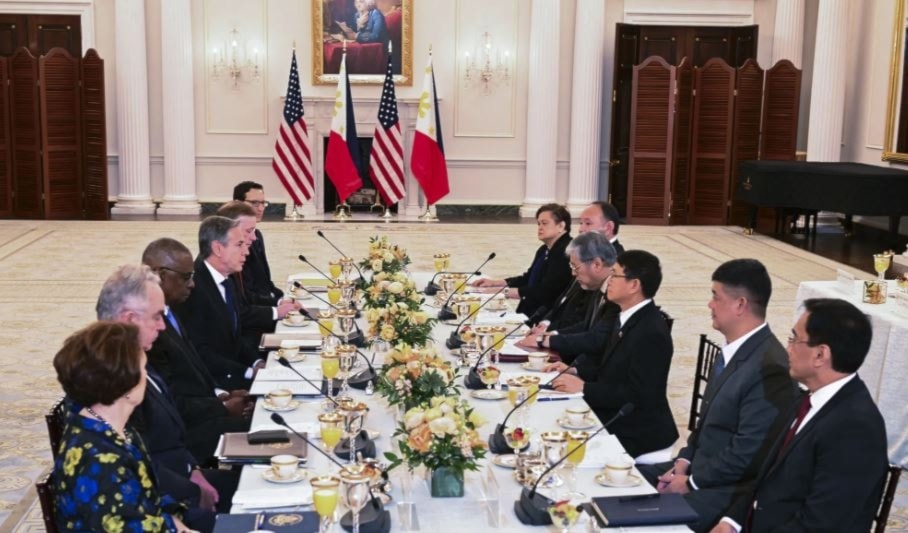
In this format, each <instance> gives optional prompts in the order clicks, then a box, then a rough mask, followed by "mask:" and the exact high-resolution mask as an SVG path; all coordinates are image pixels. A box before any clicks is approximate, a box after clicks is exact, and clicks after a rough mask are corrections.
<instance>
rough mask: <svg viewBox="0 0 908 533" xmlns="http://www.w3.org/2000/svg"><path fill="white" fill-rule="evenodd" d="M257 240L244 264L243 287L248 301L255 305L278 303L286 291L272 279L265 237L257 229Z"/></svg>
mask: <svg viewBox="0 0 908 533" xmlns="http://www.w3.org/2000/svg"><path fill="white" fill-rule="evenodd" d="M255 236H256V241H255V242H253V243H252V246H251V247H250V248H249V255H248V256H247V257H246V263H245V264H244V265H243V288H244V289H245V293H246V297H247V299H248V301H249V302H250V303H252V304H254V305H267V306H274V305H277V301H278V300H280V299H281V298H282V297H283V296H284V293H283V291H281V290H280V289H279V288H277V286H276V285H275V284H274V282H273V281H271V267H269V266H268V256H267V255H266V254H265V239H264V237H262V232H261V231H259V230H255Z"/></svg>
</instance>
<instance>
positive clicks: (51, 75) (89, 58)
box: [0, 48, 108, 219]
mask: <svg viewBox="0 0 908 533" xmlns="http://www.w3.org/2000/svg"><path fill="white" fill-rule="evenodd" d="M3 66H6V67H7V68H4V69H3V73H4V75H8V79H9V84H8V92H3V93H2V96H0V116H2V117H4V119H5V120H3V121H2V125H0V136H2V137H3V141H0V175H2V176H4V178H5V179H4V181H2V182H0V185H2V186H3V188H2V192H0V216H7V217H9V216H12V217H15V218H48V219H78V218H94V219H107V218H108V209H107V161H106V158H107V155H106V152H107V147H106V141H105V140H106V136H105V131H104V129H105V120H104V63H103V61H102V60H101V59H100V57H98V54H97V52H95V51H94V50H89V51H88V52H87V53H86V56H85V59H80V58H77V57H73V56H72V55H70V53H69V52H67V51H66V50H65V49H63V48H53V49H51V50H50V51H49V52H48V53H47V54H46V55H43V56H41V57H40V58H35V57H34V56H33V55H32V54H31V53H30V52H29V51H28V50H27V49H26V48H20V49H18V50H17V51H16V52H15V53H14V54H13V55H12V56H11V57H9V58H8V59H7V60H5V61H4V62H2V63H0V68H2V67H3ZM6 87H7V84H4V85H3V88H4V89H5V88H6ZM6 117H8V119H6ZM7 139H8V140H7ZM4 146H7V147H10V148H11V150H4V149H3V148H4ZM5 168H6V169H9V172H8V173H4V169H5ZM3 200H5V201H3Z"/></svg>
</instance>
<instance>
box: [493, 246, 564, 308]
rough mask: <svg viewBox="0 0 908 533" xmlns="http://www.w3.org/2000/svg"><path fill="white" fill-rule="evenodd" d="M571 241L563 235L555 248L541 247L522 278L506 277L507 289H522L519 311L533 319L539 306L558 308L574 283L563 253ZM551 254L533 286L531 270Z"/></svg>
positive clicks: (544, 262) (543, 264) (543, 263)
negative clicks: (562, 295)
mask: <svg viewBox="0 0 908 533" xmlns="http://www.w3.org/2000/svg"><path fill="white" fill-rule="evenodd" d="M570 242H571V236H570V234H568V233H565V234H564V235H562V236H561V237H560V238H559V239H558V240H557V241H555V243H554V244H553V245H552V248H551V249H548V248H546V247H545V245H542V246H540V247H539V249H538V250H536V255H535V256H534V257H533V262H532V263H530V268H529V269H527V271H526V272H524V273H523V274H521V275H519V276H514V277H512V278H507V279H506V280H505V281H506V282H507V284H508V287H514V288H517V289H520V304H519V305H518V306H517V312H518V313H523V314H525V315H526V316H528V317H529V316H533V313H535V312H536V310H537V309H539V307H540V306H546V307H552V306H553V305H555V303H556V301H557V299H558V296H559V295H560V294H561V293H562V292H564V290H565V289H566V288H567V286H568V285H570V283H571V279H572V277H571V264H570V261H569V260H568V258H567V256H565V254H564V252H565V250H566V249H567V245H568V244H569V243H570ZM546 253H547V254H548V255H547V256H546V258H545V260H543V262H542V267H541V268H540V269H539V275H538V276H537V277H536V279H535V280H534V283H533V284H532V285H530V271H531V270H532V268H533V263H535V262H536V258H537V257H539V256H542V255H545V254H546Z"/></svg>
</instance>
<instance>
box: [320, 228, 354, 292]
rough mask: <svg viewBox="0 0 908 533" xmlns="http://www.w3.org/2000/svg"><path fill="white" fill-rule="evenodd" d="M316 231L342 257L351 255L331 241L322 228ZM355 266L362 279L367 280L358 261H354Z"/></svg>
mask: <svg viewBox="0 0 908 533" xmlns="http://www.w3.org/2000/svg"><path fill="white" fill-rule="evenodd" d="M315 233H316V235H318V236H319V237H321V238H323V239H325V242H327V243H328V244H330V245H331V247H332V248H334V249H335V250H337V253H339V254H341V257H350V256H348V255H347V254H345V253H344V252H342V251H341V249H340V248H338V247H337V246H334V243H333V242H331V241H329V240H328V237H325V234H324V233H322V230H318V231H316V232H315ZM353 268H355V269H356V271H357V272H359V277H360V279H362V280H363V281H365V280H366V277H365V276H363V271H362V270H360V269H359V266H358V265H357V264H356V261H353Z"/></svg>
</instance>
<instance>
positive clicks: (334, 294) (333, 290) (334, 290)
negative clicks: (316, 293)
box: [328, 281, 341, 307]
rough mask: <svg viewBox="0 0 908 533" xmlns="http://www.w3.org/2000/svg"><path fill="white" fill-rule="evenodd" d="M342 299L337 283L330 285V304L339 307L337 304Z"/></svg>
mask: <svg viewBox="0 0 908 533" xmlns="http://www.w3.org/2000/svg"><path fill="white" fill-rule="evenodd" d="M340 299H341V289H340V285H338V284H337V281H335V282H334V283H329V284H328V303H329V304H331V305H333V306H335V307H337V302H339V301H340Z"/></svg>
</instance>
